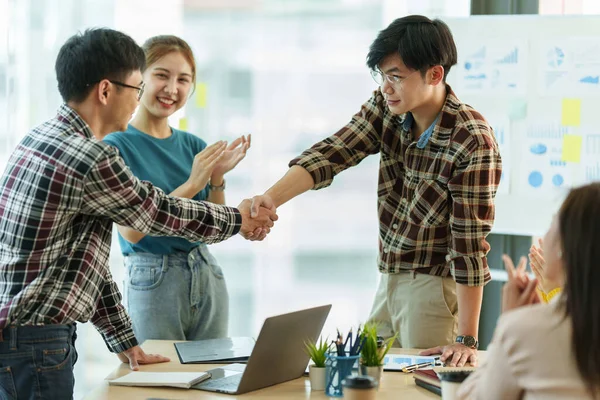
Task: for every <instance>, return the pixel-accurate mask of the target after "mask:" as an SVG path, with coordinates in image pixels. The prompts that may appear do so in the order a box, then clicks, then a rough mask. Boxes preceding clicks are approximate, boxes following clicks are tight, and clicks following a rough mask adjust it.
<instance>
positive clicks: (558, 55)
mask: <svg viewBox="0 0 600 400" xmlns="http://www.w3.org/2000/svg"><path fill="white" fill-rule="evenodd" d="M564 63H565V53H564V52H563V51H562V49H561V48H560V47H554V48H553V49H551V50H550V51H549V52H548V65H549V66H550V67H552V68H558V67H560V66H561V65H563V64H564Z"/></svg>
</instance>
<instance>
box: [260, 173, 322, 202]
mask: <svg viewBox="0 0 600 400" xmlns="http://www.w3.org/2000/svg"><path fill="white" fill-rule="evenodd" d="M313 186H315V182H314V180H313V177H312V175H311V174H310V173H309V172H308V171H307V170H305V169H304V168H302V167H300V166H298V165H294V166H292V167H291V168H290V169H289V170H288V172H287V173H286V174H285V175H284V176H283V178H281V179H280V180H279V181H277V183H275V184H274V185H273V186H272V187H271V188H270V189H269V190H267V191H266V192H265V194H268V195H269V196H270V197H271V198H272V199H273V201H274V202H275V206H276V207H279V206H281V205H282V204H285V203H287V202H288V201H290V200H291V199H293V198H294V197H296V196H298V195H300V194H302V193H304V192H306V191H308V190H310V189H312V188H313Z"/></svg>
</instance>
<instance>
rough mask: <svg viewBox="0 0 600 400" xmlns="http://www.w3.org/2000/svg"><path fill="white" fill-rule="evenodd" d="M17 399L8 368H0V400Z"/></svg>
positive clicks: (10, 370)
mask: <svg viewBox="0 0 600 400" xmlns="http://www.w3.org/2000/svg"><path fill="white" fill-rule="evenodd" d="M16 398H17V389H16V387H15V381H14V379H13V375H12V369H11V368H10V367H1V368H0V399H6V400H13V399H16Z"/></svg>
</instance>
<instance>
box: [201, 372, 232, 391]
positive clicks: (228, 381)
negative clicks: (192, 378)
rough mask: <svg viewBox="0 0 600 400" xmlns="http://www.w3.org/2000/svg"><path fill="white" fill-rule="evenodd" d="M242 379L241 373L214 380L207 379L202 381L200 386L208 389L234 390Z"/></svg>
mask: <svg viewBox="0 0 600 400" xmlns="http://www.w3.org/2000/svg"><path fill="white" fill-rule="evenodd" d="M241 380H242V374H239V375H233V376H228V377H225V378H220V379H216V380H214V381H213V380H209V381H208V382H206V383H203V384H202V385H201V386H202V387H203V388H209V389H219V390H227V391H232V392H235V391H236V390H237V388H238V386H240V381H241Z"/></svg>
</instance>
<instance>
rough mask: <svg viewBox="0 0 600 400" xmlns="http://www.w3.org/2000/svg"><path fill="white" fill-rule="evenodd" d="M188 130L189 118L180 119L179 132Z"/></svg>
mask: <svg viewBox="0 0 600 400" xmlns="http://www.w3.org/2000/svg"><path fill="white" fill-rule="evenodd" d="M187 128H188V120H187V118H180V119H179V130H180V131H187Z"/></svg>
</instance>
